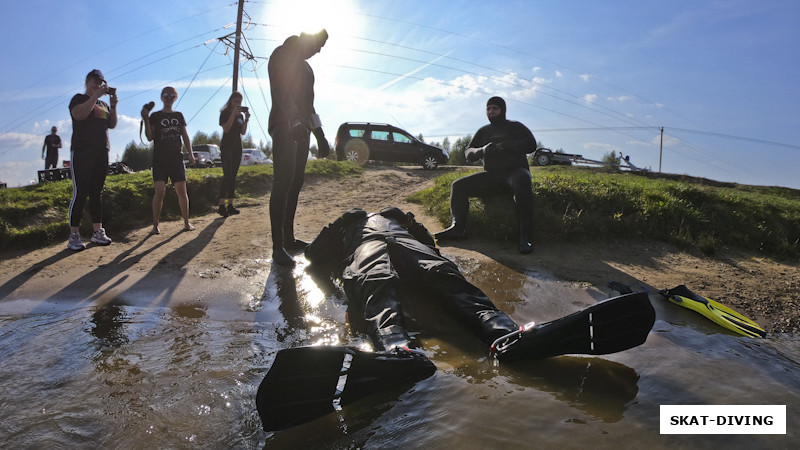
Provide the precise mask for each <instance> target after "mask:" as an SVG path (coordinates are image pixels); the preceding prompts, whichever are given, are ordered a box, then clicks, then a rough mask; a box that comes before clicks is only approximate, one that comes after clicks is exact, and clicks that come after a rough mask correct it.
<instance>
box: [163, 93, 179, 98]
mask: <svg viewBox="0 0 800 450" xmlns="http://www.w3.org/2000/svg"><path fill="white" fill-rule="evenodd" d="M161 96H162V97H166V98H175V97H177V96H178V94H161Z"/></svg>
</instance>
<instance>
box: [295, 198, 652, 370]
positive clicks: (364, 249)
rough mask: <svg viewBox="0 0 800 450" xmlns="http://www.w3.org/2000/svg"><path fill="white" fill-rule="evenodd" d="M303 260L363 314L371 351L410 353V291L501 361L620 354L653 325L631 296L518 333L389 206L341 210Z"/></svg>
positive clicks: (409, 219) (648, 310)
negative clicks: (334, 281) (327, 271)
mask: <svg viewBox="0 0 800 450" xmlns="http://www.w3.org/2000/svg"><path fill="white" fill-rule="evenodd" d="M305 256H306V258H307V259H308V260H309V262H310V263H311V268H316V267H319V266H326V267H328V266H330V267H331V269H332V273H333V274H334V276H335V277H337V278H340V279H341V281H342V285H343V287H344V291H345V294H346V295H347V298H348V302H349V304H350V305H355V306H357V307H359V309H361V310H362V311H363V320H364V322H365V324H366V331H367V334H368V335H369V337H370V339H371V341H372V344H373V346H374V348H375V350H377V351H392V350H393V349H398V348H400V349H403V348H405V349H408V348H410V347H413V346H412V343H411V338H410V337H409V335H408V332H407V331H406V327H405V317H404V315H403V303H404V302H405V301H407V300H408V298H407V297H404V296H408V295H409V290H410V291H411V292H412V293H411V294H410V295H414V294H413V292H414V289H417V290H419V294H420V295H419V296H420V297H421V296H422V294H423V293H424V294H425V297H426V298H434V299H436V301H437V302H438V303H439V304H440V305H441V307H442V308H443V309H444V310H445V311H446V312H447V313H448V314H449V315H450V316H452V317H453V318H455V319H456V320H457V321H458V322H459V323H461V324H463V325H464V326H465V327H466V328H468V329H469V330H471V331H472V332H473V333H474V334H475V335H476V336H477V337H478V338H479V339H480V340H481V341H482V342H483V343H485V344H486V345H487V346H489V347H490V349H491V351H492V353H493V354H494V355H495V357H496V358H497V359H498V360H500V361H507V360H514V359H523V358H545V357H549V356H555V355H560V354H566V353H584V354H605V353H613V352H617V351H621V350H625V349H628V348H631V347H634V346H637V345H640V344H641V343H643V342H644V341H645V339H646V338H647V334H648V332H649V331H650V329H651V328H652V325H653V322H654V320H655V312H654V311H653V307H652V305H651V304H650V301H649V299H648V297H647V295H646V294H642V293H637V294H633V295H630V296H622V297H625V298H624V299H623V298H622V297H620V298H619V299H614V300H617V301H614V302H611V301H606V302H601V303H598V304H597V305H593V306H591V307H589V308H587V309H585V310H583V311H579V312H577V313H575V314H573V315H571V316H567V317H565V318H562V319H558V320H556V321H553V322H548V323H546V324H541V325H538V326H533V324H528V325H525V326H522V327H520V325H518V324H517V323H515V322H514V321H513V320H512V319H511V318H510V317H509V316H508V315H506V314H505V313H504V312H503V311H501V310H499V309H498V308H497V307H496V306H495V305H494V303H492V301H491V300H490V299H489V297H488V296H487V295H486V294H485V293H484V292H483V291H481V290H480V289H479V288H478V287H476V286H475V285H473V284H472V283H470V282H469V281H467V279H466V278H464V276H463V275H462V274H461V272H460V271H459V269H458V266H456V264H455V263H453V262H452V261H450V260H449V259H447V258H446V257H444V256H442V255H441V254H440V252H439V249H438V248H437V247H436V243H435V241H434V239H433V237H432V236H431V234H430V233H429V232H428V230H427V229H426V228H425V227H424V226H423V225H422V224H420V223H419V222H417V221H416V220H415V219H414V215H413V214H411V213H405V212H403V211H401V210H400V209H398V208H395V207H388V208H385V209H383V210H381V211H380V212H378V213H371V214H368V213H367V212H366V211H364V210H362V209H352V210H350V211H347V212H345V213H344V214H343V215H342V216H341V217H339V218H338V219H337V220H336V221H334V222H332V223H331V224H329V225H328V226H326V227H325V228H323V229H322V231H321V232H320V234H319V235H318V236H317V238H316V239H314V241H313V242H311V244H309V246H308V247H307V248H306V250H305ZM401 287H402V288H403V289H401ZM409 288H411V289H409ZM622 312H627V313H631V312H632V313H633V315H631V314H624V313H622ZM620 316H624V317H623V318H619V317H620ZM360 319H361V318H357V319H356V320H360ZM351 320H353V318H352V315H351Z"/></svg>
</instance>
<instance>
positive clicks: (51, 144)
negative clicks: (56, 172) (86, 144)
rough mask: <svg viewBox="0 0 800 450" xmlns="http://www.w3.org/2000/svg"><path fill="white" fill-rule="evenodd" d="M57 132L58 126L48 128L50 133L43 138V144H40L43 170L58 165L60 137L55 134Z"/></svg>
mask: <svg viewBox="0 0 800 450" xmlns="http://www.w3.org/2000/svg"><path fill="white" fill-rule="evenodd" d="M57 132H58V128H56V127H53V128H52V129H51V130H50V134H48V135H47V136H45V138H44V145H42V159H43V160H44V170H48V169H55V168H56V167H58V149H60V148H61V138H60V137H59V136H58V135H57V134H56V133H57ZM45 151H46V152H47V157H45Z"/></svg>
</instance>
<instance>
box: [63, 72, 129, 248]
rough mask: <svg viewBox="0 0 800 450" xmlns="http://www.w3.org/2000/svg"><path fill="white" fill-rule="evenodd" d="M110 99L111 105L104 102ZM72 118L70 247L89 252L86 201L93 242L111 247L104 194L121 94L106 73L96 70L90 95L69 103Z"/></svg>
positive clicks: (78, 96) (89, 78)
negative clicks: (83, 231) (84, 226)
mask: <svg viewBox="0 0 800 450" xmlns="http://www.w3.org/2000/svg"><path fill="white" fill-rule="evenodd" d="M104 95H108V96H109V103H106V102H104V101H102V100H100V97H102V96H104ZM69 112H70V115H71V116H72V146H71V147H72V148H71V151H70V154H71V162H70V171H71V175H72V188H73V189H72V191H73V195H72V201H71V202H70V204H69V231H70V236H69V242H68V243H67V247H68V248H70V249H71V250H75V251H80V250H83V249H84V248H86V245H85V244H84V243H83V241H82V239H81V235H80V223H81V215H82V214H83V206H84V203H85V202H86V198H87V197H88V198H89V214H90V215H91V218H92V229H93V230H94V233H93V234H92V238H91V241H92V242H94V243H95V244H99V245H108V244H111V239H110V238H109V237H108V236H106V230H105V229H104V228H103V201H102V197H101V195H102V192H103V186H104V185H105V182H106V174H107V172H108V151H109V148H110V146H109V142H108V130H109V129H111V128H114V127H116V126H117V94H116V90H115V89H113V88H110V87H108V83H106V80H105V78H104V77H103V73H102V72H100V71H99V70H97V69H95V70H92V71H91V72H89V74H88V75H86V93H84V94H75V96H74V97H72V100H71V101H70V102H69Z"/></svg>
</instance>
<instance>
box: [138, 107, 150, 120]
mask: <svg viewBox="0 0 800 450" xmlns="http://www.w3.org/2000/svg"><path fill="white" fill-rule="evenodd" d="M139 114H141V115H142V120H147V118H148V117H150V111H149V110H148V109H147V108H142V111H141V112H140V113H139Z"/></svg>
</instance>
